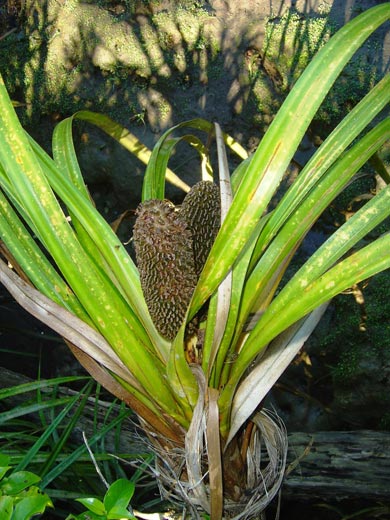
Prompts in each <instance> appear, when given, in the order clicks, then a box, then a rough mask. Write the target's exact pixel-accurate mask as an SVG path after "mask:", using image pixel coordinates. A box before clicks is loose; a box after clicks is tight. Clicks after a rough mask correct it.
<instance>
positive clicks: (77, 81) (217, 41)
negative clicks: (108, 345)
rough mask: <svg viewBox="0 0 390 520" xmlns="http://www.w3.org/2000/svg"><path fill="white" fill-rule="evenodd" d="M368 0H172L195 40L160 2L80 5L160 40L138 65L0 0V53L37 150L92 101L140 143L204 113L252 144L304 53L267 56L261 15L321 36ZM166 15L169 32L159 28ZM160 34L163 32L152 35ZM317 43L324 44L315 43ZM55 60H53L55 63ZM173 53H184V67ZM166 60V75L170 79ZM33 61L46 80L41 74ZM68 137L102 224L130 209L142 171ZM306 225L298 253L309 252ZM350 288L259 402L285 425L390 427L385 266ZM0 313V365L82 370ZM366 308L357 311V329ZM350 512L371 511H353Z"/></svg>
mask: <svg viewBox="0 0 390 520" xmlns="http://www.w3.org/2000/svg"><path fill="white" fill-rule="evenodd" d="M173 3H174V2H173ZM377 3H381V2H375V1H369V0H364V1H353V2H348V3H345V2H342V1H341V0H340V1H338V0H335V1H334V2H317V1H308V0H297V1H288V2H287V1H286V2H285V1H283V2H281V1H279V2H269V1H266V0H246V1H245V2H234V1H227V0H210V1H209V2H182V5H183V6H184V7H183V9H184V10H185V14H186V16H187V17H191V20H192V21H193V23H194V24H198V25H197V27H198V28H200V29H201V32H199V33H198V34H197V35H195V37H191V34H190V29H189V28H187V29H186V31H187V32H183V33H182V34H180V31H178V28H179V29H180V27H182V26H180V23H183V21H181V22H180V23H179V22H177V24H176V27H173V28H171V29H170V30H168V29H167V27H171V25H170V24H171V20H170V19H169V17H168V18H167V16H168V15H167V13H168V14H169V9H171V8H172V2H169V1H167V2H153V1H151V2H144V1H139V2H135V3H134V6H133V7H132V9H130V10H129V8H128V4H129V3H128V2H125V1H122V2H120V1H111V2H108V1H107V2H104V1H99V2H98V1H95V2H94V1H89V2H83V4H84V8H85V10H87V9H90V10H91V13H95V14H96V13H98V14H99V16H101V17H102V20H106V21H107V23H110V24H111V25H110V28H112V30H116V29H118V30H119V28H123V27H125V29H126V30H128V27H132V28H134V34H137V35H138V37H139V41H141V40H142V38H141V36H142V34H144V33H143V32H142V31H146V32H147V31H149V32H147V34H148V37H149V40H151V39H152V37H153V34H154V36H156V35H157V37H159V38H160V39H159V45H158V46H151V47H149V48H148V49H149V53H150V54H149V60H148V63H146V62H145V61H142V60H141V61H139V62H138V63H137V64H134V63H133V62H131V61H129V60H130V58H129V57H128V56H127V54H126V50H123V49H122V51H121V50H120V49H119V50H115V49H114V50H113V47H112V41H108V40H107V39H104V38H106V37H107V34H104V35H103V34H101V33H100V32H99V31H98V30H97V29H96V28H95V27H93V28H92V29H90V32H89V33H88V38H87V36H84V39H83V36H82V33H80V34H79V36H78V38H79V39H77V38H76V36H75V34H72V33H71V30H72V24H70V23H69V17H70V16H73V15H72V13H71V12H68V13H67V16H68V18H64V19H61V18H60V17H58V18H57V19H56V24H57V25H55V24H54V22H53V21H52V19H51V18H50V16H51V11H50V10H48V11H47V12H44V10H41V9H39V8H38V7H37V6H39V5H46V4H47V5H49V4H50V5H51V6H53V5H54V4H56V5H57V6H59V7H58V8H59V9H60V10H61V9H65V8H66V5H65V4H66V2H65V1H64V0H61V1H59V0H58V1H56V2H43V3H42V2H38V3H37V2H34V1H32V0H25V1H24V2H22V1H18V0H8V1H7V5H6V6H4V5H3V6H1V7H0V50H1V51H3V56H4V52H7V53H8V55H9V56H11V55H12V53H11V54H9V53H10V51H9V49H10V47H9V46H11V48H12V49H14V51H15V54H14V56H15V60H14V62H13V60H11V59H8V61H7V62H6V61H4V58H3V59H2V60H1V62H0V66H1V70H2V73H3V74H4V79H5V81H6V83H7V86H8V88H9V90H10V92H11V94H12V96H13V99H15V100H17V101H19V102H20V103H22V105H23V106H21V107H20V108H19V111H20V117H21V118H22V120H23V121H24V122H25V125H26V127H27V128H28V130H29V131H30V132H31V133H32V134H33V135H34V137H35V138H36V139H37V140H38V141H39V142H40V143H42V145H43V146H45V147H46V148H47V149H50V136H51V133H52V129H53V127H54V125H55V124H56V122H57V121H58V120H60V119H62V118H64V117H66V116H68V115H70V114H72V113H73V112H74V111H75V110H77V109H80V108H89V109H92V110H96V111H102V112H104V113H107V114H109V115H110V116H112V117H113V118H114V119H116V120H118V121H119V122H122V123H123V124H124V125H126V126H127V127H128V128H129V129H130V130H131V131H132V132H133V133H134V134H135V135H136V136H138V137H139V138H140V139H141V140H142V141H143V142H145V143H146V144H147V145H149V146H153V144H154V143H155V142H156V140H157V139H158V137H159V136H160V135H161V133H162V132H163V131H164V130H166V129H167V128H169V127H170V126H171V125H172V124H175V123H177V122H179V121H183V120H186V119H191V118H194V117H204V118H206V119H208V120H217V121H218V122H219V123H220V124H221V125H222V127H223V129H224V130H225V131H227V132H228V133H230V134H231V135H233V136H234V137H235V138H236V139H237V140H238V141H239V142H240V143H241V144H242V145H244V147H245V148H246V149H247V150H249V151H252V150H254V149H255V148H256V146H257V143H258V142H259V140H260V139H261V136H262V135H263V133H264V131H265V130H266V128H267V126H268V125H269V123H270V122H271V121H272V117H273V115H274V114H275V112H276V110H277V108H278V106H279V105H280V104H281V102H282V100H283V99H284V97H285V96H286V95H287V93H288V90H289V88H290V87H291V84H292V83H293V81H294V79H295V75H296V74H298V73H299V71H300V70H301V68H302V67H303V66H304V60H303V61H302V63H300V62H299V61H298V62H294V61H293V59H292V56H294V52H295V54H296V49H294V48H293V49H291V48H287V47H284V48H282V47H280V41H281V40H277V41H278V42H279V43H278V44H279V52H280V57H279V58H280V59H279V61H277V60H275V53H276V50H275V49H273V50H272V49H270V52H269V55H266V54H265V53H264V41H266V40H265V39H266V27H267V25H266V22H267V21H268V22H269V21H270V20H271V22H272V24H273V25H272V26H271V28H273V30H274V31H275V32H276V31H277V29H280V28H282V29H283V27H286V26H284V25H283V24H284V23H285V21H286V16H290V17H291V13H294V14H296V15H297V16H298V18H299V19H300V20H301V21H302V20H304V21H307V22H308V23H307V25H306V27H307V28H309V27H310V28H311V30H313V28H315V27H320V29H321V31H322V30H324V31H325V32H324V33H323V34H326V30H328V29H329V31H334V30H335V28H338V27H340V26H342V25H343V24H344V23H345V22H346V21H348V19H349V18H350V17H352V16H355V15H356V14H358V13H359V12H360V11H362V10H365V9H366V8H368V7H370V6H372V5H374V4H377ZM22 4H23V5H24V9H23V10H22ZM69 4H71V2H69ZM73 4H74V5H76V4H77V2H76V3H74V2H73ZM73 4H72V5H73ZM76 7H77V5H76ZM76 7H75V9H76ZM29 8H30V11H29V10H28V9H29ZM323 9H325V10H326V16H327V17H328V18H327V20H328V19H329V20H330V21H331V23H330V25H329V26H328V25H326V24H325V25H324V24H323V22H324V20H323V17H324V16H325V15H324V16H323V15H322V12H323V11H321V10H323ZM59 12H60V11H59ZM180 13H181V12H180ZM180 13H179V14H180ZM181 14H183V13H181ZM44 16H46V19H45V20H43V19H42V17H44ZM74 16H76V14H74ZM164 16H165V17H166V18H165V22H164V23H165V25H164V26H163V28H164V27H165V29H164V30H165V32H164V31H163V30H161V26H158V25H157V22H158V21H160V22H161V20H164ZM178 16H179V15H178ZM64 20H66V21H67V22H66V23H64ZM90 20H91V17H89V18H86V19H85V20H84V29H85V27H91V26H90V25H88V24H90ZM177 20H179V18H177ZM152 22H153V23H152ZM290 22H291V20H290ZM309 22H310V23H309ZM101 23H103V22H101ZM291 23H292V22H291ZM153 24H155V25H153ZM80 27H81V25H80ZM156 27H160V32H158V31H157V30H156V32H155V33H153V31H152V29H153V28H154V29H156ZM294 27H295V26H294ZM39 28H40V30H38V29H39ZM268 28H269V26H268ZM200 29H199V30H200ZM388 30H389V28H388V27H385V28H384V29H383V30H382V32H380V33H379V34H378V35H377V37H376V40H374V43H375V45H374V44H373V45H372V46H371V47H370V50H369V52H368V51H367V52H366V54H364V56H363V58H361V56H360V58H359V59H358V60H357V61H356V62H355V65H353V66H352V68H351V69H350V70H349V72H348V73H347V75H346V76H344V78H342V81H341V83H340V84H339V87H338V88H339V90H338V91H336V93H335V97H334V98H332V99H330V100H329V106H333V105H334V100H335V99H336V100H338V101H339V103H338V104H337V106H340V107H342V108H341V109H340V111H333V112H332V111H329V108H327V107H325V108H324V109H323V112H322V113H321V114H320V115H319V117H318V119H317V120H316V121H315V124H314V125H313V127H312V128H311V129H310V132H309V133H308V135H307V137H306V140H305V142H304V143H302V146H301V149H300V151H299V154H298V155H297V157H296V158H295V159H296V164H297V165H302V164H304V163H305V161H306V160H307V158H308V157H309V156H310V155H311V154H312V153H313V150H314V149H315V147H316V146H317V143H318V141H319V140H321V138H322V137H323V136H324V135H325V133H326V131H327V129H328V128H329V125H331V124H332V123H334V121H335V120H337V119H338V118H340V117H341V116H342V111H343V110H347V109H348V107H349V106H350V105H352V104H353V103H354V101H355V100H354V98H353V97H352V95H351V94H350V93H348V92H346V91H347V90H348V89H346V88H345V83H346V82H347V83H348V85H350V84H351V83H350V82H351V81H352V80H351V78H355V76H356V70H358V69H359V67H361V63H362V61H361V59H363V61H364V60H366V61H365V66H366V69H365V77H370V75H371V76H372V74H373V69H374V68H375V70H376V71H377V74H378V75H379V76H380V75H381V74H383V73H384V72H385V70H386V67H387V69H388V66H389V65H388V64H389V55H390V50H389V47H390V39H389V38H388ZM58 31H59V32H58ZM321 31H320V32H321ZM106 32H107V33H108V32H109V31H106ZM162 34H165V39H161V35H162ZM285 34H288V31H287V30H286V33H285ZM294 34H295V33H294ZM321 34H322V33H321ZM386 35H387V38H386V37H385V36H386ZM99 38H100V40H99ZM118 38H119V36H118ZM175 38H177V39H175ZM92 40H93V41H94V42H95V46H94V47H93V48H90V47H88V42H91V41H92ZM32 41H35V42H36V49H38V51H37V53H36V54H34V53H33V52H31V53H30V54H28V55H27V57H25V58H23V59H22V57H21V56H22V54H23V53H25V52H26V49H27V47H28V48H29V49H30V50H31V42H32ZM99 41H100V44H99ZM118 41H120V40H118ZM80 42H81V43H80ZM102 42H103V43H104V45H103V43H102ZM378 42H379V43H378ZM184 43H185V45H184ZM317 43H319V44H320V43H321V42H320V41H319V40H318V38H317ZM27 44H28V45H27ZM26 45H27V46H26ZM83 45H84V46H83ZM134 45H135V44H134ZM378 45H379V46H378ZM157 47H159V48H160V52H161V54H160V55H159V54H158V53H157ZM271 50H272V52H271ZM121 52H122V54H121ZM20 53H21V54H20ZM133 55H134V56H135V53H133ZM53 56H54V57H55V60H54V61H52V62H51V61H50V60H51V58H52V57H53ZM159 56H160V58H161V61H159V59H160V58H159ZM378 56H380V58H378ZM174 58H175V59H174ZM37 59H38V61H39V63H40V66H41V68H39V67H38V68H37V69H35V75H34V77H30V78H29V77H28V72H27V70H28V64H29V61H28V60H30V63H32V62H33V61H34V60H37ZM126 60H127V61H126ZM175 60H176V61H175ZM180 60H187V61H186V62H185V63H186V66H183V63H181V62H180ZM359 60H360V61H359ZM50 67H52V70H51V69H50ZM148 67H149V68H148ZM167 67H170V70H171V72H172V76H169V75H167V73H166V71H167ZM354 67H355V68H354ZM43 69H44V70H45V71H46V74H47V76H45V77H42V70H43ZM359 70H360V69H359ZM21 71H23V72H21ZM60 75H62V76H61V77H63V78H65V79H64V82H63V83H58V82H56V81H54V79H56V80H57V79H58V77H59V76H60ZM70 77H71V78H72V82H71V83H69V78H70ZM26 78H27V79H28V81H27V79H26ZM33 79H34V81H33ZM363 83H364V81H363ZM65 85H67V87H66V88H65ZM68 87H69V88H68ZM366 87H367V84H363V85H360V86H359V92H362V90H364V88H366ZM76 135H77V137H80V139H78V140H77V147H78V153H79V157H80V163H81V166H82V169H83V172H84V173H85V176H86V178H87V180H88V184H89V186H90V189H91V193H92V195H93V196H94V198H95V199H96V202H97V205H98V207H99V209H100V210H101V211H102V212H103V213H104V214H105V215H107V218H108V219H110V220H112V219H113V218H115V217H116V216H117V215H118V214H119V213H121V212H122V211H123V210H125V209H128V208H129V207H130V208H132V209H134V207H135V206H136V204H137V203H138V201H139V198H140V189H141V183H142V175H143V170H144V168H143V166H142V165H141V164H140V163H139V162H138V161H135V160H134V159H131V158H129V155H128V153H127V152H126V151H124V150H123V149H122V148H120V147H119V146H117V145H116V144H115V143H113V142H111V141H110V140H109V139H107V138H106V137H105V136H104V135H102V134H101V133H100V132H99V131H97V130H95V129H93V128H89V127H87V126H85V125H80V127H79V128H78V129H77V131H76ZM385 153H388V150H387V151H386V152H385ZM181 157H183V156H181ZM183 163H184V164H183ZM172 167H173V168H176V170H177V171H178V173H179V174H181V176H182V177H183V178H184V179H185V180H186V181H188V182H189V183H192V182H193V181H194V180H196V177H197V175H198V171H199V165H198V163H197V161H196V159H195V158H194V156H193V154H191V153H189V152H184V160H182V159H181V160H180V161H179V160H177V159H175V158H174V160H173V162H172ZM128 172H131V174H129V173H128ZM168 196H169V197H170V198H172V199H173V200H176V199H180V196H181V194H180V193H179V192H177V191H176V190H174V189H172V190H171V191H170V192H169V193H168ZM351 198H352V197H351ZM340 204H341V202H340ZM333 211H334V212H333V213H332V214H329V215H328V218H329V219H330V220H331V221H332V225H337V222H336V221H337V218H340V214H341V211H342V209H341V208H340V207H337V205H336V206H335V207H334V208H333ZM327 224H328V222H325V223H323V227H322V228H319V229H318V230H316V231H315V233H318V235H319V236H320V240H321V236H322V235H323V233H324V229H325V230H326V225H327ZM315 233H313V234H312V235H311V237H310V239H311V241H312V244H311V245H310V244H308V247H316V243H317V242H316V240H317V239H318V236H316V235H315ZM313 244H314V245H313ZM360 290H363V294H364V296H365V307H364V309H363V308H362V304H361V303H360V304H359V303H358V302H357V300H358V299H357V294H358V293H357V292H355V293H353V294H349V295H343V296H340V297H339V298H337V299H336V300H335V302H334V303H333V304H332V306H331V307H330V309H329V311H328V312H327V314H326V317H325V319H324V320H323V321H322V323H321V325H320V328H319V329H318V330H317V332H316V334H315V335H314V336H313V338H312V339H311V340H310V342H309V343H308V345H306V348H305V352H303V353H302V354H301V355H300V356H299V357H298V358H297V359H296V361H295V362H294V363H293V365H292V366H291V367H290V369H289V370H288V371H287V372H286V373H285V375H284V376H283V377H282V378H281V380H280V381H279V382H278V384H277V385H276V387H275V389H274V391H273V392H272V394H271V396H270V397H269V402H270V405H271V406H273V407H275V408H276V410H277V411H278V413H279V414H280V415H281V417H282V418H283V419H284V421H285V422H286V425H287V429H288V430H290V431H295V430H298V431H302V430H305V431H318V430H327V429H328V430H331V429H333V430H346V429H360V428H361V429H364V428H371V429H382V430H385V429H386V430H390V414H389V411H388V410H389V395H390V393H389V391H388V390H389V385H390V373H389V366H390V359H389V354H388V344H389V341H390V330H389V327H388V325H385V326H384V325H383V324H384V323H388V315H389V311H390V309H389V302H388V296H387V295H388V294H389V290H390V282H389V276H388V273H387V274H384V275H383V276H382V277H381V278H380V279H378V280H372V281H370V283H369V285H368V286H367V287H365V288H363V287H360ZM0 309H1V312H0V349H1V352H2V359H1V364H2V366H4V367H6V368H9V369H11V370H15V371H21V372H23V373H24V374H25V375H27V376H29V377H32V378H35V377H37V374H38V371H40V372H41V376H43V377H53V376H56V375H59V374H61V375H68V374H74V373H78V372H80V371H82V369H81V368H80V367H79V366H78V364H77V363H76V362H75V360H74V358H73V357H72V356H71V355H70V354H69V352H68V350H67V348H66V346H65V345H64V344H63V343H62V341H61V340H60V339H59V338H58V337H56V335H55V334H53V333H52V332H51V331H50V330H49V329H47V328H46V327H45V326H43V325H42V324H41V323H40V322H37V321H36V320H35V319H33V318H32V317H31V316H30V315H28V314H27V313H25V312H24V311H23V310H21V309H20V307H19V306H18V305H17V304H16V303H15V302H14V301H13V300H12V298H11V297H10V296H9V295H8V293H6V291H5V290H4V289H3V288H2V287H0ZM362 315H367V318H365V324H364V327H362V324H361V321H362ZM364 329H365V330H364ZM366 506H367V504H364V507H366ZM362 508H363V505H362V504H343V503H341V504H338V503H335V504H329V503H325V502H324V503H322V504H316V505H314V506H313V505H306V504H301V503H288V504H283V503H282V509H281V516H280V518H282V519H284V518H286V519H287V518H288V519H289V520H293V519H294V518H299V519H300V520H304V519H306V518H307V519H312V518H316V519H319V520H320V519H338V518H342V517H343V515H347V514H352V513H354V512H358V511H360V510H361V509H362ZM270 518H271V516H270ZM358 518H369V516H366V517H365V516H364V514H363V515H360V516H358ZM379 518H385V516H379Z"/></svg>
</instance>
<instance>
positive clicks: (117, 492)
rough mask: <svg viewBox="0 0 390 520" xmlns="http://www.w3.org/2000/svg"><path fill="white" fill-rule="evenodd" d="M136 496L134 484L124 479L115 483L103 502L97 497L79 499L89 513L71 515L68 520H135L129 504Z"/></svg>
mask: <svg viewBox="0 0 390 520" xmlns="http://www.w3.org/2000/svg"><path fill="white" fill-rule="evenodd" d="M133 494H134V483H133V482H130V481H129V480H126V479H124V478H121V479H118V480H116V481H115V482H113V483H112V484H111V485H110V487H109V488H108V490H107V493H106V494H105V495H104V498H103V501H101V500H99V499H98V498H95V497H90V498H78V499H77V501H78V502H80V504H82V505H83V506H85V507H86V508H87V509H88V511H87V512H83V513H80V514H79V515H76V516H75V515H69V516H68V517H67V518H66V520H121V519H125V518H130V519H135V518H136V517H135V516H134V515H133V513H131V512H130V511H129V503H130V500H131V499H132V497H133Z"/></svg>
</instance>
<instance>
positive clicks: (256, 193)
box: [189, 3, 390, 318]
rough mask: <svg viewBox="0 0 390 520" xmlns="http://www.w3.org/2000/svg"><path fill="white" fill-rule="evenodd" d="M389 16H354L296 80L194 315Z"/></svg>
mask: <svg viewBox="0 0 390 520" xmlns="http://www.w3.org/2000/svg"><path fill="white" fill-rule="evenodd" d="M389 18H390V4H388V3H386V4H382V5H379V6H377V7H374V8H372V9H369V10H368V11H366V12H365V13H363V14H361V15H360V16H358V17H356V18H354V19H353V20H352V21H351V22H349V23H348V24H347V25H345V26H344V27H343V28H342V29H340V30H339V31H338V32H337V33H336V34H335V35H334V36H333V37H332V38H331V39H330V40H329V42H328V43H327V44H326V45H325V46H324V47H323V48H322V49H321V50H320V51H319V52H318V54H317V55H316V56H315V57H314V59H313V60H312V62H311V63H310V64H309V66H308V67H307V68H306V70H305V71H304V73H303V74H302V76H301V77H300V78H299V80H298V81H297V82H296V84H295V86H294V87H293V89H292V90H291V92H290V94H289V95H288V97H287V98H286V100H285V102H284V103H283V105H282V107H281V109H280V110H279V112H278V113H277V115H276V117H275V119H274V120H273V122H272V124H271V126H270V127H269V129H268V131H267V132H266V134H265V136H264V137H263V139H262V141H261V143H260V146H259V147H258V149H257V150H256V153H255V154H254V156H253V157H252V160H251V161H250V163H249V166H248V168H247V170H246V172H245V177H244V179H243V180H242V182H241V183H240V185H239V188H238V190H237V192H236V194H235V197H234V200H233V204H232V206H231V208H230V211H229V213H228V215H227V218H226V220H225V222H224V224H223V226H222V228H221V230H220V233H219V234H218V236H217V238H216V240H215V243H214V246H213V248H212V250H211V252H210V255H209V257H208V261H207V262H206V265H205V267H204V269H203V272H202V274H201V277H200V280H199V283H198V286H197V288H196V290H195V293H194V296H193V300H192V304H191V310H190V313H189V318H191V317H193V316H194V315H195V314H196V313H197V312H198V310H199V309H200V308H201V306H202V305H203V304H204V302H205V301H206V300H207V299H208V298H209V297H210V296H211V294H213V292H214V291H215V290H216V288H217V286H218V284H219V283H220V281H221V280H222V279H223V278H224V277H225V276H226V273H227V272H228V270H229V269H230V268H231V266H232V265H233V263H234V261H235V259H236V258H237V256H238V254H239V252H240V251H241V250H242V249H243V247H244V246H245V244H246V243H247V241H248V240H249V239H250V236H251V234H252V232H253V229H254V227H255V226H256V223H257V221H258V220H259V218H260V217H261V215H262V214H263V212H264V210H265V209H266V207H267V205H268V203H269V201H270V199H271V197H272V195H273V193H274V192H275V190H276V188H277V187H278V185H279V183H280V180H281V179H282V176H283V175H284V172H285V171H286V169H287V166H288V164H289V162H290V161H291V159H292V157H293V154H294V152H295V150H296V149H297V147H298V144H299V142H300V141H301V139H302V137H303V135H304V133H305V131H306V130H307V127H308V125H309V124H310V121H311V120H312V118H313V116H314V114H315V113H316V111H317V110H318V108H319V106H320V104H321V103H322V101H323V99H324V98H325V96H326V94H327V93H328V91H329V89H330V88H331V86H332V84H333V83H334V81H335V80H336V78H337V76H338V75H339V73H340V72H341V70H342V69H343V67H344V66H345V64H346V63H347V62H348V60H349V59H350V58H351V57H352V55H353V54H354V52H355V51H356V50H357V49H358V48H359V47H360V46H361V45H362V43H363V42H364V41H365V40H366V39H367V38H368V36H370V34H371V33H372V32H373V31H374V30H375V29H376V28H377V27H379V26H380V25H381V24H382V23H384V22H385V21H386V20H387V19H389ZM292 115H294V117H292ZM227 236H228V237H229V240H226V237H227Z"/></svg>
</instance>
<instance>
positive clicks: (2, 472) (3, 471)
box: [0, 466, 12, 485]
mask: <svg viewBox="0 0 390 520" xmlns="http://www.w3.org/2000/svg"><path fill="white" fill-rule="evenodd" d="M11 467H12V466H0V480H1V479H2V478H3V477H4V475H5V474H6V473H7V472H8V470H10V469H11ZM0 485H1V484H0Z"/></svg>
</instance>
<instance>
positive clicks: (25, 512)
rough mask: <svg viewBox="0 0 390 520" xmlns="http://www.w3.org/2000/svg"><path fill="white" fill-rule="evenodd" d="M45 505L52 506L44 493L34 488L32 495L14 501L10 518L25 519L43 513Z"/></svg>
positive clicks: (14, 519)
mask: <svg viewBox="0 0 390 520" xmlns="http://www.w3.org/2000/svg"><path fill="white" fill-rule="evenodd" d="M47 507H53V503H52V501H51V500H50V498H49V497H48V496H47V495H46V494H45V493H41V492H40V491H39V489H38V488H36V489H35V490H34V494H33V495H32V496H26V497H25V498H23V499H22V500H21V501H20V502H17V503H16V505H15V510H14V514H13V516H12V520H27V519H29V518H31V517H33V516H35V515H37V514H42V513H44V512H45V510H46V508H47Z"/></svg>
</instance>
